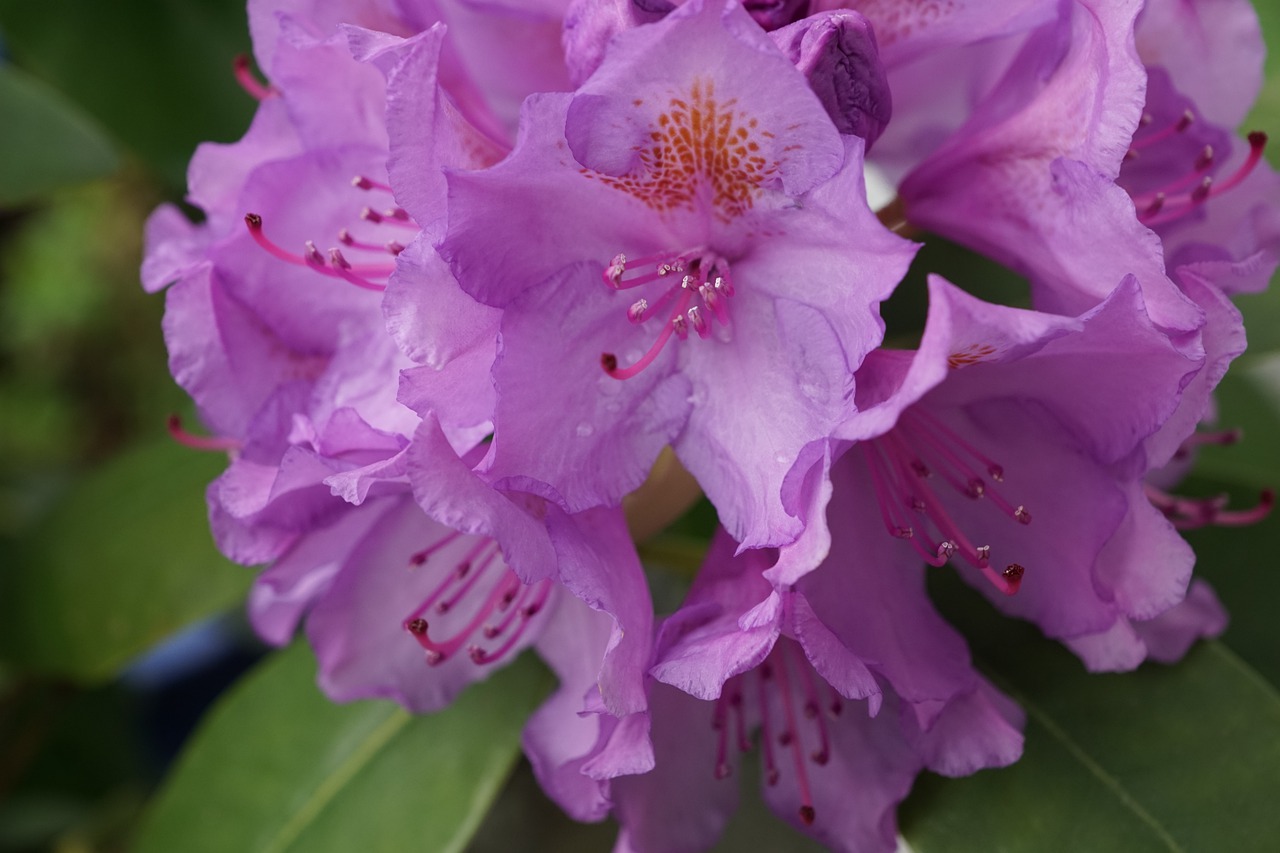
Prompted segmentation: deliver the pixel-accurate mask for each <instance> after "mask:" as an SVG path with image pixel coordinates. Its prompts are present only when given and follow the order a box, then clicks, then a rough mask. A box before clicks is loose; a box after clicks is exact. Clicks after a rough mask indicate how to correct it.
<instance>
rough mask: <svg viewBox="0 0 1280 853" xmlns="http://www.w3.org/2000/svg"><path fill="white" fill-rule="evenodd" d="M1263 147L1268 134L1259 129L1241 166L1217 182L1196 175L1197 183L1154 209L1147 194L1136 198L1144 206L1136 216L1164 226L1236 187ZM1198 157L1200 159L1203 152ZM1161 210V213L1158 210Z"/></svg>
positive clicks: (1254, 133) (1143, 221)
mask: <svg viewBox="0 0 1280 853" xmlns="http://www.w3.org/2000/svg"><path fill="white" fill-rule="evenodd" d="M1266 147H1267V135H1266V134H1265V133H1261V132H1259V131H1254V132H1253V133H1250V134H1249V155H1248V157H1246V158H1245V161H1244V162H1243V163H1242V164H1240V168H1238V169H1236V171H1235V172H1233V173H1231V174H1230V175H1228V176H1227V177H1226V178H1224V179H1223V180H1220V181H1215V180H1213V178H1212V177H1210V176H1208V175H1205V176H1204V177H1203V178H1199V176H1198V175H1197V176H1196V177H1197V178H1198V183H1197V185H1196V188H1195V189H1194V190H1192V191H1191V192H1190V193H1188V194H1185V195H1182V196H1178V197H1176V198H1173V199H1171V200H1168V201H1164V202H1163V203H1162V205H1161V206H1160V207H1157V208H1156V209H1155V210H1154V211H1152V210H1151V205H1150V204H1149V203H1147V197H1146V196H1140V197H1139V198H1135V199H1134V203H1135V204H1137V205H1138V206H1139V207H1143V205H1145V208H1144V209H1143V211H1142V212H1141V213H1139V214H1138V219H1139V220H1140V221H1141V222H1142V224H1143V225H1146V226H1148V227H1153V226H1156V225H1163V224H1164V223H1166V222H1172V221H1174V220H1176V219H1180V218H1181V217H1183V216H1186V215H1187V214H1189V213H1191V212H1192V211H1193V210H1195V209H1196V208H1197V207H1199V206H1200V205H1201V204H1203V203H1204V202H1206V201H1208V200H1209V199H1211V198H1215V197H1217V196H1220V195H1222V194H1223V193H1225V192H1228V191H1230V190H1232V189H1234V188H1235V187H1237V186H1239V185H1240V184H1241V183H1242V182H1243V181H1244V180H1245V179H1246V178H1248V177H1249V175H1250V174H1251V173H1252V172H1253V170H1254V169H1255V168H1256V167H1257V165H1258V163H1259V162H1261V160H1262V154H1263V151H1264V150H1265V149H1266ZM1201 157H1202V158H1203V153H1202V155H1201ZM1196 162H1197V163H1199V162H1200V159H1197V161H1196ZM1162 210H1163V212H1161V211H1162Z"/></svg>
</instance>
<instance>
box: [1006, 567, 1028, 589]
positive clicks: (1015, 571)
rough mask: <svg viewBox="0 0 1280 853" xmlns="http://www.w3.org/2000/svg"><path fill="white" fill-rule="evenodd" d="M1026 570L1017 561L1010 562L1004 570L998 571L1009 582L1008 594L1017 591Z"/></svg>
mask: <svg viewBox="0 0 1280 853" xmlns="http://www.w3.org/2000/svg"><path fill="white" fill-rule="evenodd" d="M1026 571H1027V570H1026V569H1024V568H1023V567H1022V566H1020V565H1018V564H1017V563H1010V564H1009V565H1008V566H1005V570H1004V571H1003V572H1001V573H1000V576H1001V577H1003V578H1004V579H1005V580H1006V581H1008V583H1009V590H1008V593H1007V594H1008V595H1013V594H1014V593H1015V592H1017V591H1018V587H1020V586H1022V576H1023V575H1024V574H1026Z"/></svg>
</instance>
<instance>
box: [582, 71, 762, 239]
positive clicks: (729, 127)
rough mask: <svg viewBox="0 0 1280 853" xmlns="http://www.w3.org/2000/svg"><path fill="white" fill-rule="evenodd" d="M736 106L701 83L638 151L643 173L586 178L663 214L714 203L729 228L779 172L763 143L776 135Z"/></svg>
mask: <svg viewBox="0 0 1280 853" xmlns="http://www.w3.org/2000/svg"><path fill="white" fill-rule="evenodd" d="M737 102H738V101H737V99H736V98H731V99H729V100H727V101H723V102H721V101H717V100H716V98H715V88H714V85H713V84H712V83H711V82H710V81H703V80H700V79H695V80H694V81H693V84H692V85H691V86H690V88H689V94H688V96H687V97H673V98H672V99H671V100H670V102H669V103H668V106H667V109H666V110H665V111H664V112H663V113H662V114H660V115H659V116H658V119H657V124H656V125H651V126H650V131H649V142H648V144H646V145H642V146H640V147H639V148H638V149H637V150H638V151H639V154H640V163H641V168H640V169H638V170H637V171H636V172H634V173H632V174H630V175H623V176H621V177H614V176H612V175H602V174H600V173H598V172H594V171H591V170H589V169H583V170H582V173H583V174H584V175H586V176H587V177H590V178H597V179H599V180H600V181H603V182H604V183H606V184H608V185H609V186H611V187H613V188H615V189H619V190H622V191H623V192H625V193H629V194H631V195H633V196H635V197H636V198H638V199H639V200H640V201H642V202H644V203H645V204H647V205H649V207H651V208H653V209H654V210H657V211H669V210H676V209H679V208H687V209H690V210H693V209H695V208H696V207H697V206H698V204H699V202H701V203H706V202H707V201H709V202H710V204H711V207H712V208H713V209H714V211H715V214H716V217H717V218H718V219H720V220H721V221H722V222H728V221H729V220H731V219H734V218H736V217H738V216H741V215H742V214H743V213H745V212H746V211H748V210H750V209H751V205H752V202H753V200H754V198H755V195H756V193H757V192H759V189H760V187H761V185H763V184H764V183H765V181H767V180H769V179H771V178H772V177H773V176H774V175H775V174H776V173H777V171H778V164H777V162H774V161H770V160H769V159H768V158H766V157H765V155H764V154H763V153H762V146H761V143H760V141H759V140H760V139H762V138H763V139H772V138H773V137H774V134H772V133H770V132H769V131H767V130H761V129H760V127H759V124H760V122H759V121H758V120H757V119H755V118H752V117H751V116H749V115H747V114H746V113H745V112H743V111H742V110H735V109H734V107H735V105H736V104H737ZM636 103H637V104H638V103H639V102H638V101H637V102H636Z"/></svg>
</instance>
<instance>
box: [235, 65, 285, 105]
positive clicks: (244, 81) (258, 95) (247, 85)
mask: <svg viewBox="0 0 1280 853" xmlns="http://www.w3.org/2000/svg"><path fill="white" fill-rule="evenodd" d="M231 68H232V73H233V74H235V78H236V82H237V83H239V84H240V88H241V89H244V90H245V92H246V93H248V95H249V97H251V98H253V99H254V100H258V101H264V100H266V99H267V98H271V97H275V95H277V94H278V92H277V90H276V88H275V87H274V86H267V85H264V84H263V83H261V82H259V80H258V78H257V77H254V76H253V71H252V70H250V68H249V57H247V56H245V55H244V54H243V53H242V54H240V55H238V56H236V58H235V59H233V60H232V61H231Z"/></svg>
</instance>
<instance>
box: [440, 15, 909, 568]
mask: <svg viewBox="0 0 1280 853" xmlns="http://www.w3.org/2000/svg"><path fill="white" fill-rule="evenodd" d="M859 152H860V144H859V143H857V142H854V143H851V144H850V145H849V146H848V147H846V145H845V144H844V143H843V142H842V141H841V138H840V135H839V134H838V133H837V131H836V129H835V128H834V127H833V126H832V124H831V121H830V119H829V118H828V117H827V115H826V111H825V110H824V109H823V108H822V106H821V104H819V103H818V102H817V100H816V98H815V97H814V96H813V94H812V93H811V92H810V90H809V89H808V87H807V85H806V84H805V81H804V80H803V78H802V77H800V75H799V74H798V73H796V71H795V70H794V68H793V67H792V66H791V64H790V62H788V61H787V59H786V58H785V57H784V56H782V55H781V54H779V53H778V52H777V49H776V48H775V47H774V46H773V45H772V44H771V43H770V42H769V40H768V39H767V37H766V36H764V35H763V34H762V33H760V31H759V29H758V28H757V27H756V25H755V24H754V23H752V22H751V21H750V20H749V19H748V18H747V17H746V15H745V14H744V13H743V12H742V11H741V10H740V9H739V8H737V7H736V6H730V7H728V8H727V9H725V8H723V7H721V6H718V5H717V4H714V3H709V4H706V5H705V6H703V5H702V4H699V3H690V4H688V5H685V6H683V7H682V8H681V9H680V10H678V11H676V12H673V13H672V14H671V15H668V16H667V17H666V18H664V19H663V20H662V21H660V22H658V23H655V24H653V25H651V26H646V27H641V28H638V29H634V30H630V31H628V32H626V33H624V34H623V35H621V36H619V37H618V39H617V41H616V42H615V43H614V45H613V47H612V48H611V50H610V53H609V55H608V57H607V58H606V60H605V62H604V64H602V65H601V67H600V70H599V71H598V72H597V73H596V74H595V75H594V76H593V77H592V78H591V80H590V81H588V82H587V83H586V84H585V85H584V86H583V87H582V88H581V89H579V90H578V92H576V93H575V94H574V95H572V96H568V95H566V96H556V95H546V96H538V97H535V98H531V99H530V100H529V101H528V102H527V103H526V106H525V114H524V119H523V124H522V129H521V138H520V141H519V143H518V144H517V146H516V149H515V151H514V152H513V154H512V156H511V157H510V158H508V159H507V160H505V161H503V162H502V163H500V164H499V165H497V166H495V167H494V168H492V169H488V170H484V171H481V172H453V173H451V174H450V175H449V204H450V210H449V223H448V231H447V233H446V236H445V239H444V241H443V242H442V243H441V253H442V254H443V255H444V256H445V257H446V258H447V259H448V260H449V262H450V264H451V266H452V268H453V271H454V273H455V274H456V276H457V278H458V281H459V283H460V284H461V286H462V288H463V289H464V290H466V291H467V292H468V293H470V294H471V295H472V296H474V297H475V298H476V299H478V300H479V301H481V302H484V303H486V304H489V305H493V306H495V307H499V308H502V309H503V318H502V349H501V352H500V354H499V357H498V360H497V362H496V363H495V366H494V371H493V377H494V385H495V388H496V390H497V397H498V402H497V409H496V412H495V439H494V443H493V446H492V450H491V455H490V459H489V460H488V462H487V466H488V475H489V476H490V477H491V478H492V479H493V481H494V482H495V484H498V485H501V484H502V483H503V482H511V483H522V484H524V485H522V486H521V487H522V488H528V489H530V490H541V492H542V493H544V494H546V495H547V496H548V497H550V498H552V499H554V500H556V501H558V502H560V503H561V504H562V505H563V506H564V507H565V508H566V509H567V510H569V511H578V510H581V509H584V508H586V507H590V506H595V505H602V504H603V505H616V504H617V503H618V502H619V501H620V500H621V498H622V496H623V495H625V494H626V493H627V492H629V491H631V490H633V489H634V488H635V487H637V486H638V485H639V484H640V482H641V481H642V480H643V479H644V476H645V474H646V473H647V471H648V469H649V466H650V465H651V464H652V462H653V460H654V459H655V457H656V456H657V454H658V451H659V450H660V449H661V448H662V447H663V446H664V445H666V444H668V443H669V444H671V445H672V446H673V447H674V449H675V451H676V453H677V455H679V457H680V458H681V461H682V462H683V463H684V464H685V466H686V467H687V468H689V470H690V471H691V472H693V473H694V475H695V476H696V477H697V478H698V480H699V482H700V483H701V484H702V486H703V488H704V489H705V490H706V492H707V494H708V495H709V496H710V497H711V499H712V501H713V502H714V503H715V504H716V506H717V509H718V510H719V511H720V514H721V519H722V521H723V523H724V524H725V525H726V526H727V527H728V528H729V529H730V531H731V532H732V533H733V534H734V535H735V536H736V537H738V538H739V539H740V540H741V541H742V542H743V543H744V544H745V545H750V546H755V545H762V544H776V543H780V542H785V541H789V540H790V539H793V538H794V537H795V536H796V535H797V534H798V532H799V527H798V525H797V523H796V520H795V519H794V518H793V517H791V516H789V515H788V514H787V513H786V512H785V510H784V509H783V508H782V506H781V503H780V500H779V498H778V491H779V488H780V484H781V481H782V478H783V477H784V476H785V474H786V472H787V470H788V469H789V468H790V465H791V463H792V462H793V461H794V460H795V457H796V454H797V452H798V451H799V450H800V448H802V447H803V446H804V445H805V444H807V443H808V442H809V441H812V440H814V439H817V438H821V437H823V436H824V435H826V434H827V432H828V431H829V430H830V429H831V428H832V426H834V425H835V424H836V423H838V422H839V421H840V420H842V419H843V418H844V417H845V416H846V415H847V414H848V412H849V408H850V403H849V397H850V394H851V391H852V387H851V385H850V380H851V373H852V370H853V369H854V368H856V366H857V365H858V364H859V363H860V362H861V360H862V357H863V356H864V355H865V354H866V353H867V352H868V351H870V350H871V349H872V348H873V347H874V346H875V345H876V344H877V343H878V341H879V339H880V333H881V324H880V321H879V318H878V316H877V313H876V309H875V306H876V304H877V303H878V302H879V301H880V300H882V299H883V298H884V297H885V296H886V295H887V294H888V293H889V291H890V290H891V289H892V286H893V284H894V283H895V282H896V281H897V279H898V278H899V277H900V275H901V274H902V272H903V271H904V269H905V266H906V264H907V263H908V262H909V260H910V257H911V255H912V252H913V247H912V246H911V245H910V244H908V243H906V242H904V241H901V240H899V239H897V238H895V237H894V236H892V235H891V234H889V233H888V232H887V231H886V230H885V229H884V228H883V227H882V226H881V225H880V224H879V223H878V222H877V221H876V220H875V218H874V217H873V216H872V214H871V213H870V211H869V210H868V209H867V207H866V205H865V202H864V201H863V198H864V194H863V190H862V175H861V163H862V161H861V157H860V156H859ZM516 209H527V210H537V211H538V216H537V217H536V218H533V219H520V218H516V217H512V216H510V215H508V211H510V210H516ZM602 367H603V369H602ZM748 422H750V424H751V425H750V427H748V426H747V423H748ZM532 483H536V484H540V485H530V484H532Z"/></svg>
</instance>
